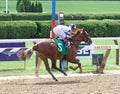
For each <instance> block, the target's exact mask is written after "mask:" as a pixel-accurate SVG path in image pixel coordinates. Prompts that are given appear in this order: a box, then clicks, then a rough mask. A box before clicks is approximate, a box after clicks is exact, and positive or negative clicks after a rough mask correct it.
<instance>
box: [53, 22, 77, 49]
mask: <svg viewBox="0 0 120 94" xmlns="http://www.w3.org/2000/svg"><path fill="white" fill-rule="evenodd" d="M75 30H76V25H75V24H70V25H69V27H68V26H65V25H57V26H56V27H54V28H53V32H54V34H55V35H56V36H57V37H59V39H62V40H63V41H64V43H65V47H68V39H69V38H70V33H71V31H73V32H74V31H75Z"/></svg>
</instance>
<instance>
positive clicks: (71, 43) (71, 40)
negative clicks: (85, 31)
mask: <svg viewBox="0 0 120 94" xmlns="http://www.w3.org/2000/svg"><path fill="white" fill-rule="evenodd" d="M73 41H78V42H81V41H80V40H73V39H70V45H74V46H75V47H76V48H77V44H76V43H73Z"/></svg>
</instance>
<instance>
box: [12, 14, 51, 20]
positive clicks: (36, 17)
mask: <svg viewBox="0 0 120 94" xmlns="http://www.w3.org/2000/svg"><path fill="white" fill-rule="evenodd" d="M11 15H12V20H33V21H36V20H37V21H38V20H51V14H48V13H17V14H11Z"/></svg>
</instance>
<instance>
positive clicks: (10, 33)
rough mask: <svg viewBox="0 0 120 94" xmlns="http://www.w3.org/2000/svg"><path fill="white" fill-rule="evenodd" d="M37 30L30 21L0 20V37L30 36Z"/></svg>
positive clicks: (16, 37) (17, 37)
mask: <svg viewBox="0 0 120 94" xmlns="http://www.w3.org/2000/svg"><path fill="white" fill-rule="evenodd" d="M36 31H37V25H36V24H35V23H34V22H32V21H0V38H1V39H19V38H31V37H33V35H34V34H35V32H36Z"/></svg>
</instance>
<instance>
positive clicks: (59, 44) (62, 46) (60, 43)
mask: <svg viewBox="0 0 120 94" xmlns="http://www.w3.org/2000/svg"><path fill="white" fill-rule="evenodd" d="M53 40H54V41H55V42H56V44H57V47H58V52H60V53H61V54H62V55H67V54H68V48H65V44H64V42H63V41H62V40H60V39H58V38H53Z"/></svg>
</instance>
